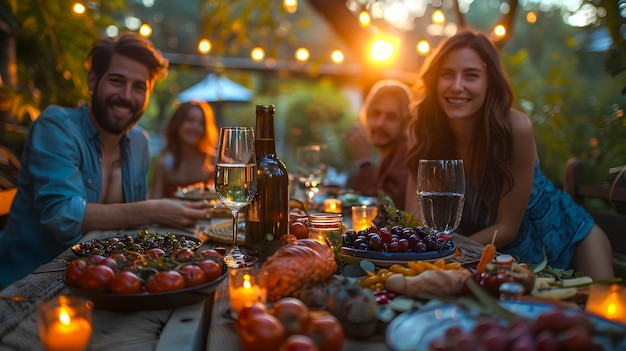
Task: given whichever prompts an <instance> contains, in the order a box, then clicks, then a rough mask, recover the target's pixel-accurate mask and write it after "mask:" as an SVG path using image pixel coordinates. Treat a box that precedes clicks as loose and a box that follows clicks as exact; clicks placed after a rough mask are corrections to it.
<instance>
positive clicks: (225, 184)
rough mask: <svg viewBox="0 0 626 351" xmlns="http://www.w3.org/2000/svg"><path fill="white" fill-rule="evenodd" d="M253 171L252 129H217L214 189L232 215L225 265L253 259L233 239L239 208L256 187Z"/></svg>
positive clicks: (235, 265)
mask: <svg viewBox="0 0 626 351" xmlns="http://www.w3.org/2000/svg"><path fill="white" fill-rule="evenodd" d="M256 182H257V171H256V156H255V153H254V129H253V128H251V127H225V128H221V129H220V138H219V144H218V155H217V163H216V171H215V191H216V192H217V197H218V198H219V199H220V201H222V203H223V204H224V205H225V206H226V207H228V208H230V211H231V213H232V215H233V248H232V250H231V251H230V252H229V253H227V254H226V256H224V262H226V264H227V265H228V266H229V267H233V268H237V267H241V266H244V265H248V264H249V263H250V262H252V261H253V260H254V258H253V257H252V256H248V255H246V254H245V253H243V252H241V250H240V249H239V245H238V243H237V232H238V224H239V222H238V221H239V211H240V210H241V209H242V208H243V207H245V206H247V205H248V204H250V201H252V198H253V197H254V193H255V191H256Z"/></svg>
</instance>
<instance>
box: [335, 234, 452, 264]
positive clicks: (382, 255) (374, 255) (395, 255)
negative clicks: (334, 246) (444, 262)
mask: <svg viewBox="0 0 626 351" xmlns="http://www.w3.org/2000/svg"><path fill="white" fill-rule="evenodd" d="M448 243H449V244H447V245H446V247H449V248H448V249H447V250H443V251H427V252H423V253H417V252H382V251H374V250H358V249H353V248H351V247H342V248H341V253H342V254H343V255H346V256H353V257H358V258H365V259H372V260H381V261H385V260H387V261H420V260H436V259H439V258H444V257H449V256H450V255H454V253H455V252H456V243H455V242H454V240H453V239H450V240H449V241H448Z"/></svg>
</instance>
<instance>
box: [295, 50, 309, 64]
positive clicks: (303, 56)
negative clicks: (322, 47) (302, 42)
mask: <svg viewBox="0 0 626 351" xmlns="http://www.w3.org/2000/svg"><path fill="white" fill-rule="evenodd" d="M310 56H311V54H310V53H309V50H307V49H306V48H300V49H298V50H296V60H298V61H300V62H304V61H306V60H308V59H309V57H310Z"/></svg>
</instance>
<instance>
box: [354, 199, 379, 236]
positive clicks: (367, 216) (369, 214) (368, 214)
mask: <svg viewBox="0 0 626 351" xmlns="http://www.w3.org/2000/svg"><path fill="white" fill-rule="evenodd" d="M377 215H378V207H376V206H366V205H363V206H352V228H353V229H354V230H356V231H357V232H358V231H360V230H364V229H367V228H368V227H370V226H371V225H372V223H373V221H374V218H376V216H377Z"/></svg>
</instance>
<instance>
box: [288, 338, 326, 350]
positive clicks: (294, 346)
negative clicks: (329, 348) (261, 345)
mask: <svg viewBox="0 0 626 351" xmlns="http://www.w3.org/2000/svg"><path fill="white" fill-rule="evenodd" d="M318 350H323V351H326V349H322V348H318V347H317V345H315V342H314V341H313V339H311V338H309V337H308V336H306V335H292V336H290V337H288V338H287V340H285V342H284V343H283V344H282V345H281V346H280V349H279V350H278V351H318Z"/></svg>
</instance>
